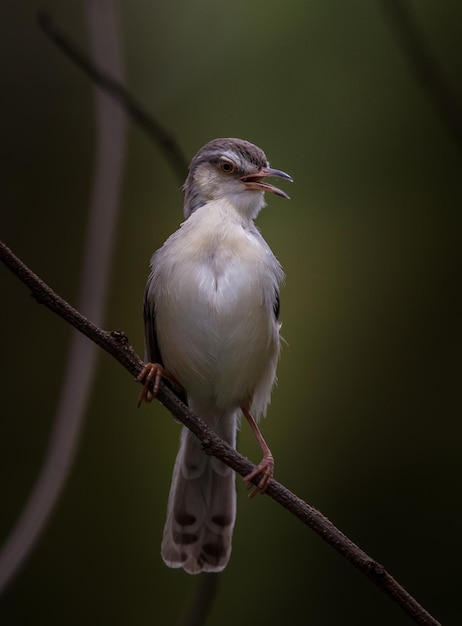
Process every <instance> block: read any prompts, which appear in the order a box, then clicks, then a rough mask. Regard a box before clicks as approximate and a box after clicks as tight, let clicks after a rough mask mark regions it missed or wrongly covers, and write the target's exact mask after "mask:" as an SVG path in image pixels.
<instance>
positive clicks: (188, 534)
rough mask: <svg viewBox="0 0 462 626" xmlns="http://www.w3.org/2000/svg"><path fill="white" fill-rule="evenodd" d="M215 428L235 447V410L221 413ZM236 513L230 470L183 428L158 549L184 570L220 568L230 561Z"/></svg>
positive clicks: (173, 564) (163, 556) (209, 570)
mask: <svg viewBox="0 0 462 626" xmlns="http://www.w3.org/2000/svg"><path fill="white" fill-rule="evenodd" d="M215 425H216V426H217V427H218V432H219V434H220V435H221V436H222V437H223V438H224V439H226V441H227V442H228V443H229V444H230V445H232V446H233V447H235V445H236V429H237V416H236V415H231V416H229V415H227V416H226V418H223V416H221V418H220V420H219V422H218V424H215ZM235 519H236V489H235V473H234V471H233V470H231V468H229V467H227V466H226V465H224V464H223V463H222V462H221V461H219V460H218V459H215V458H214V457H211V456H208V455H206V454H205V452H204V451H203V450H202V449H201V444H200V442H199V440H198V439H197V438H196V437H195V436H194V435H193V434H192V433H190V431H189V430H187V429H186V428H183V430H182V433H181V442H180V449H179V452H178V455H177V457H176V461H175V468H174V470H173V478H172V485H171V488H170V495H169V499H168V508H167V521H166V522H165V528H164V536H163V540H162V548H161V554H162V558H163V559H164V561H165V563H166V564H167V565H168V566H169V567H183V569H184V570H185V571H186V572H188V573H189V574H198V573H199V572H219V571H221V570H222V569H224V567H226V564H227V563H228V561H229V557H230V554H231V540H232V534H233V527H234V521H235Z"/></svg>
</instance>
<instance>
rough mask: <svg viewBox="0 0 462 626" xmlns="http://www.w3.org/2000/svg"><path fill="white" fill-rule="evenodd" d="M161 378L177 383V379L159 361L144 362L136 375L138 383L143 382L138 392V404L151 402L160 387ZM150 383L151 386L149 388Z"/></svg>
mask: <svg viewBox="0 0 462 626" xmlns="http://www.w3.org/2000/svg"><path fill="white" fill-rule="evenodd" d="M162 378H166V379H167V380H169V381H170V382H172V383H173V384H175V385H178V381H177V380H176V378H175V377H174V376H172V374H170V373H169V372H167V370H166V369H165V368H164V367H162V365H160V363H145V364H144V367H143V369H142V370H141V372H140V373H139V374H138V376H137V377H136V380H137V381H138V382H139V383H143V389H142V390H141V392H140V395H139V398H138V406H140V405H141V403H142V402H152V401H153V400H154V398H155V397H156V396H157V394H158V392H159V389H160V381H161V380H162ZM151 385H152V388H151Z"/></svg>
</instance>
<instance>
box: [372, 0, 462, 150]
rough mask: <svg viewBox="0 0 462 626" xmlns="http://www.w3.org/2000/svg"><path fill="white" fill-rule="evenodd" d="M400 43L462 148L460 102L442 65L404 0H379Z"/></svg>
mask: <svg viewBox="0 0 462 626" xmlns="http://www.w3.org/2000/svg"><path fill="white" fill-rule="evenodd" d="M382 5H383V8H384V10H385V12H386V13H387V14H388V16H389V18H390V20H391V22H392V24H393V27H394V29H395V32H396V35H397V37H398V41H399V44H400V45H401V48H402V50H403V52H404V54H405V55H406V56H407V58H408V60H409V62H410V64H411V67H412V69H413V70H414V72H415V74H416V76H417V78H418V80H419V82H420V83H421V84H422V86H423V87H424V89H425V90H426V92H427V95H428V97H429V98H430V100H431V101H432V103H433V105H434V107H435V109H436V111H437V113H438V115H439V117H440V118H441V120H442V122H443V123H444V125H445V126H446V129H447V130H448V131H449V133H450V135H451V137H452V138H453V139H454V141H455V142H456V143H457V146H458V148H459V150H461V151H462V103H461V98H460V96H459V94H458V93H457V92H456V90H455V89H454V87H453V85H452V84H451V82H450V80H449V78H448V77H447V75H446V72H445V70H444V68H443V67H442V65H441V63H440V62H439V61H438V58H437V56H436V55H435V53H434V52H433V50H432V49H431V47H430V45H429V43H428V41H427V40H426V39H425V36H424V34H423V32H422V31H421V30H420V29H419V28H418V26H417V23H416V20H415V19H414V17H413V15H412V10H411V7H410V3H409V2H408V1H407V0H382Z"/></svg>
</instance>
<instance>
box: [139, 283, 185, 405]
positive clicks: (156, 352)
mask: <svg viewBox="0 0 462 626" xmlns="http://www.w3.org/2000/svg"><path fill="white" fill-rule="evenodd" d="M150 292H151V276H149V278H148V282H147V285H146V289H145V292H144V304H143V318H144V360H145V361H146V362H147V363H158V364H159V365H162V367H164V362H163V360H162V355H161V353H160V348H159V343H158V341H157V332H156V310H155V306H154V302H153V301H152V297H150ZM163 382H164V384H165V385H167V387H170V389H171V390H172V391H173V392H174V393H175V394H176V395H177V396H178V397H179V398H180V400H181V401H182V402H184V404H188V400H187V397H186V394H185V393H184V391H183V390H182V389H178V388H174V387H173V385H171V384H170V381H168V380H166V379H165V378H164V380H163Z"/></svg>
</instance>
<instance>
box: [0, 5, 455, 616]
mask: <svg viewBox="0 0 462 626" xmlns="http://www.w3.org/2000/svg"><path fill="white" fill-rule="evenodd" d="M44 4H45V6H46V8H48V9H49V10H50V11H51V12H52V14H53V16H54V18H55V19H56V21H57V22H58V23H59V24H60V25H61V26H62V27H63V28H64V29H65V30H66V31H67V32H68V33H69V34H70V35H71V36H72V38H73V39H75V41H77V42H78V43H79V44H80V45H81V46H82V47H84V48H86V47H87V44H88V37H87V32H86V26H85V22H84V18H83V3H80V2H76V1H75V2H68V3H62V2H58V1H51V0H49V1H46V2H45V3H43V2H38V1H37V2H35V1H32V0H31V1H29V2H21V1H13V0H6V1H5V0H3V2H2V4H1V7H0V29H1V31H2V36H1V41H2V53H1V55H0V76H1V82H2V87H1V89H2V96H1V103H0V110H1V111H2V114H1V120H0V124H1V138H2V141H1V164H0V167H1V171H0V180H1V186H0V198H1V204H0V211H1V231H2V239H3V240H4V241H5V242H6V243H7V244H8V245H10V246H11V247H12V248H13V250H14V251H15V252H16V253H17V254H18V255H19V256H20V257H22V258H23V259H24V261H25V262H26V263H28V264H29V265H30V266H31V267H32V268H33V269H34V271H36V272H37V273H38V274H39V275H40V276H41V277H42V278H43V279H44V280H45V281H47V282H48V283H49V284H50V285H51V286H52V287H53V288H54V289H55V290H56V291H57V292H58V293H60V294H61V295H62V296H63V297H64V298H66V299H68V300H69V301H70V302H75V299H76V295H77V290H78V280H79V270H80V266H81V262H82V246H83V237H84V233H85V226H86V220H87V217H88V206H89V194H90V189H91V181H92V175H93V163H94V149H95V121H94V105H93V95H94V94H93V86H92V84H91V83H90V81H89V80H88V79H87V78H86V77H85V76H83V75H82V74H81V73H80V72H79V70H77V69H76V68H75V67H74V66H73V65H72V64H71V63H70V62H69V61H68V60H67V59H65V58H64V57H63V56H62V55H61V54H60V52H58V51H57V50H56V49H55V48H54V47H53V46H52V45H51V44H50V42H49V41H48V40H47V39H46V38H45V37H44V36H43V34H42V33H41V32H40V31H39V29H38V28H37V26H36V23H35V17H36V12H37V10H38V8H39V7H43V6H44ZM116 6H117V8H118V18H119V25H120V32H121V37H122V41H123V53H124V56H125V66H126V76H127V86H128V88H129V89H130V91H131V92H132V93H133V94H134V95H135V96H136V97H137V98H139V99H140V101H141V102H142V103H143V104H144V106H145V107H146V108H147V109H148V110H150V111H151V112H152V113H153V114H155V115H156V116H157V118H158V119H159V120H160V121H161V122H162V123H163V124H164V125H165V127H166V128H167V129H169V130H170V131H171V132H173V134H174V135H175V136H176V137H177V138H178V140H179V142H180V143H181V145H182V147H183V149H184V150H185V152H186V154H187V155H188V158H191V157H192V156H193V154H195V152H196V151H197V150H198V149H199V148H200V147H201V146H202V145H203V144H204V143H205V142H207V141H208V140H210V139H212V138H214V137H220V136H222V137H225V136H236V137H243V138H246V139H248V140H250V141H252V142H254V143H256V144H257V145H259V146H261V147H262V148H263V149H264V150H265V151H266V153H267V155H268V157H269V159H270V160H271V164H272V165H273V166H274V167H277V168H280V169H283V170H285V171H287V172H289V173H290V174H291V175H292V176H293V178H294V181H295V182H294V184H293V185H291V186H290V189H288V191H289V193H290V194H291V196H292V200H291V202H290V203H289V202H285V201H283V200H281V199H279V198H276V197H271V198H269V199H268V200H269V206H268V208H267V209H265V210H264V211H263V212H262V214H261V215H260V217H259V219H258V225H259V227H260V228H261V230H262V232H263V234H264V236H265V238H266V239H267V241H268V242H269V243H270V245H271V247H272V248H273V250H274V252H275V253H276V255H277V256H278V258H279V259H280V261H281V263H282V265H283V267H284V269H285V271H286V274H287V281H286V284H285V287H284V289H283V291H282V294H281V300H282V320H283V330H282V333H283V336H284V338H285V339H286V341H287V345H286V346H284V349H283V353H282V358H281V362H280V366H279V384H278V387H277V388H276V389H275V391H274V394H273V401H272V404H271V407H270V410H269V414H268V418H267V419H266V420H265V421H264V422H263V424H262V429H263V432H264V435H265V437H266V439H267V441H268V443H269V444H270V447H271V448H272V451H273V453H274V456H275V459H276V470H275V475H276V478H277V479H278V480H279V481H281V482H282V483H284V484H286V485H287V486H288V487H289V488H290V489H292V490H293V491H295V492H296V493H297V494H298V495H299V496H300V497H302V498H304V499H306V500H307V501H308V502H309V503H311V504H312V505H314V506H316V507H318V508H319V509H320V510H321V511H322V512H323V513H324V514H326V515H327V516H328V517H329V518H330V519H331V520H332V521H333V522H334V523H335V524H336V525H337V526H338V527H339V528H340V529H341V530H342V531H343V532H345V533H346V534H348V535H349V536H350V538H351V539H352V540H354V541H355V542H357V543H358V544H359V545H360V546H361V547H362V548H363V549H364V550H366V551H367V552H368V553H370V555H371V556H373V557H374V558H376V559H377V560H379V561H380V562H382V563H383V564H384V565H385V567H386V568H387V569H388V570H389V571H390V572H391V574H392V575H393V576H395V577H396V578H397V579H398V580H399V581H400V582H401V583H402V584H403V585H404V586H405V587H406V588H407V589H408V590H409V591H410V592H411V593H412V594H414V595H415V596H416V598H417V599H418V600H419V601H420V602H421V603H422V604H423V605H424V606H425V607H426V608H427V609H428V610H429V611H430V612H432V613H433V614H434V615H435V617H437V618H438V619H439V620H440V621H441V622H443V623H444V624H456V623H459V620H460V610H459V595H460V581H461V578H460V559H461V557H462V542H461V538H460V530H461V522H462V507H461V495H460V494H461V469H462V455H461V453H460V449H461V434H462V428H461V411H460V408H461V384H460V378H461V347H462V341H461V315H460V314H461V308H460V282H461V281H460V268H461V256H462V246H461V226H462V219H461V199H462V191H461V154H460V150H459V149H458V148H457V144H456V142H455V141H454V137H452V136H451V134H450V133H449V132H448V131H447V129H446V128H445V127H444V125H443V124H442V122H441V120H440V118H439V117H438V115H437V113H436V112H435V109H434V107H433V106H432V103H431V101H430V99H429V97H428V93H427V91H426V89H425V87H424V86H423V85H422V84H421V83H420V82H418V81H417V79H416V76H415V73H414V71H413V70H412V68H411V66H410V65H409V63H408V61H407V59H406V58H405V57H404V56H403V54H402V50H401V48H400V47H399V45H398V41H397V38H396V36H395V32H394V30H393V27H392V24H391V22H390V20H389V19H387V14H386V13H385V12H384V10H383V4H382V3H381V2H348V3H346V2H343V1H341V0H333V1H331V2H321V0H313V1H309V2H303V3H302V2H296V1H295V0H287V1H286V2H283V3H281V2H274V1H273V0H265V1H264V2H263V1H261V0H254V1H252V2H249V1H248V0H236V1H235V2H233V3H220V2H212V1H211V0H204V1H202V2H194V3H193V2H187V1H186V0H182V1H181V0H173V1H172V0H169V1H168V2H167V1H166V0H162V1H159V2H148V1H147V0H136V1H134V2H130V3H128V2H125V3H124V2H118V3H117V4H116ZM411 7H412V8H413V9H414V13H415V18H416V20H417V24H418V26H419V28H421V29H422V30H423V32H424V33H425V36H426V37H427V39H428V42H429V44H430V45H431V47H432V49H433V50H434V52H435V53H436V54H437V56H438V58H439V61H440V62H441V64H442V66H443V67H444V71H445V73H446V76H447V77H448V78H449V80H451V81H452V82H453V84H454V85H455V88H456V91H458V93H459V95H460V94H461V91H460V87H461V84H462V38H461V36H460V25H461V20H462V5H461V4H460V2H456V1H452V2H444V3H434V2H430V1H429V0H425V1H424V0H421V1H420V2H413V3H412V4H411ZM284 188H286V187H284ZM181 203H182V195H181V191H180V185H179V182H178V180H177V179H176V177H175V174H174V173H173V172H172V170H171V169H170V167H169V165H168V164H167V163H166V160H165V157H164V155H163V153H162V152H161V150H160V149H159V148H158V147H156V146H153V144H152V143H151V142H150V141H149V140H148V139H147V138H146V136H145V135H144V134H143V133H142V132H141V131H140V130H139V129H137V128H135V127H134V126H132V125H131V126H130V135H129V152H128V155H127V168H126V172H125V182H124V188H123V198H122V206H123V209H122V215H121V219H120V223H119V226H118V240H117V253H116V258H115V261H114V266H113V270H112V280H111V287H110V297H109V301H108V303H107V315H106V320H105V327H106V328H108V329H113V328H117V329H123V330H124V331H125V332H126V333H127V335H128V337H129V339H130V341H131V343H132V344H133V345H134V347H135V349H136V350H137V351H138V352H139V353H140V354H141V353H142V349H143V348H142V346H143V336H142V333H143V328H142V318H141V304H142V297H143V290H144V285H145V281H146V278H147V273H148V262H149V259H150V256H151V254H152V252H153V251H154V250H155V249H156V248H157V247H159V246H160V245H161V244H162V242H163V241H164V240H165V239H166V237H167V236H168V235H169V234H170V233H171V232H172V231H173V230H174V229H176V228H177V226H178V224H179V222H180V221H181V219H182V213H181ZM0 294H1V296H0V298H1V308H0V311H1V324H0V345H1V350H2V371H1V389H2V394H1V398H2V399H1V409H0V411H1V420H0V494H1V505H0V506H1V509H0V511H1V514H0V537H1V538H2V540H3V539H6V537H7V536H8V533H9V532H10V530H11V529H12V527H13V526H14V523H15V520H16V519H17V517H18V515H19V513H20V511H21V509H22V507H23V505H24V503H25V501H26V499H27V497H28V494H29V493H30V490H31V488H32V486H33V484H34V481H35V479H36V476H37V473H38V471H39V469H40V467H41V464H42V462H43V456H44V453H45V450H46V445H47V441H48V437H49V434H50V429H51V425H52V420H53V415H54V411H55V408H56V402H57V397H58V394H59V389H60V384H61V381H62V372H63V368H64V364H65V362H66V357H67V349H68V343H69V337H70V330H69V327H68V326H67V325H66V324H65V323H64V322H62V321H61V320H59V319H58V318H56V317H55V316H53V315H52V314H51V313H50V312H48V311H47V310H46V309H45V308H44V307H40V306H38V305H37V304H36V303H35V302H34V301H33V300H32V299H31V298H30V297H29V295H28V291H27V289H25V288H24V286H22V285H21V284H20V283H19V281H18V280H17V279H16V278H15V277H14V276H13V275H11V274H10V273H9V272H8V271H7V270H6V269H4V268H0ZM137 394H138V388H137V386H135V384H134V383H133V381H132V380H131V379H130V376H129V375H127V373H126V372H125V371H124V370H123V369H122V368H121V367H120V366H119V365H118V364H117V363H116V362H115V361H114V360H112V359H111V358H110V357H108V356H107V355H106V354H102V353H101V355H100V357H99V367H98V373H97V378H96V381H95V385H94V389H93V393H92V396H91V401H90V406H89V409H88V412H87V416H86V422H85V429H84V432H83V436H82V439H81V444H80V448H79V454H78V458H77V462H76V464H75V467H74V469H73V472H72V475H71V478H70V480H69V482H68V484H67V487H66V490H65V493H64V495H63V497H62V499H61V500H60V502H59V505H58V507H57V509H56V511H55V514H54V516H53V518H52V521H51V523H50V524H49V526H48V527H47V529H46V531H45V533H44V534H43V536H42V538H41V540H40V542H39V544H38V545H37V547H36V549H35V551H34V552H33V554H32V556H31V558H30V559H29V560H28V562H27V564H26V566H25V567H24V568H23V570H22V571H21V573H20V575H19V576H18V577H17V578H16V580H15V581H14V583H13V584H12V585H11V587H10V589H9V591H8V593H7V594H6V595H5V597H4V599H3V601H2V603H1V604H0V622H1V623H2V624H8V625H10V624H11V625H21V626H22V625H27V626H28V625H32V624H34V625H37V624H46V625H47V626H52V625H55V624H56V625H60V626H61V625H63V624H66V626H74V625H79V626H80V625H83V624H85V625H87V624H89V625H90V624H111V625H112V626H125V625H128V624H130V625H132V624H136V625H139V626H145V625H146V626H147V625H148V624H175V623H177V620H178V618H179V615H180V614H181V611H182V609H183V607H184V605H185V602H186V601H187V598H188V597H189V594H190V593H191V589H192V588H193V586H194V585H195V584H197V578H192V577H190V576H188V575H186V574H184V573H183V572H182V571H173V570H169V569H168V568H166V567H165V566H164V565H163V563H162V561H161V558H160V555H159V546H160V540H161V533H162V527H163V523H164V513H165V507H166V499H167V495H168V489H169V483H170V474H171V468H172V464H173V459H174V456H175V452H176V447H177V437H178V434H179V426H178V425H177V424H175V423H174V421H173V420H172V419H171V418H170V416H169V414H168V413H167V412H166V411H165V410H164V409H162V407H161V406H160V405H153V406H151V407H147V406H143V407H142V408H141V409H140V410H137V409H136V400H137ZM239 446H240V449H241V451H242V452H243V453H244V454H247V455H248V456H250V457H251V458H252V459H253V460H255V461H257V460H258V459H259V451H258V449H257V446H256V444H255V443H254V441H253V439H252V436H251V434H250V432H249V429H248V428H247V426H246V425H244V426H243V429H242V433H241V436H240V444H239ZM238 492H239V495H238V520H237V525H236V530H235V538H234V546H233V555H232V558H231V562H230V564H229V566H228V568H227V569H226V570H225V572H224V573H223V575H222V576H221V587H220V592H219V595H218V597H217V599H216V602H215V604H214V607H213V610H212V613H211V615H210V617H209V619H208V621H207V624H208V625H212V624H219V625H220V626H227V625H231V624H236V623H239V624H253V625H256V624H265V625H266V626H272V625H277V624H281V623H286V622H287V623H290V624H299V623H300V624H302V623H303V624H316V625H333V624H362V625H370V624H375V625H382V624H383V625H385V624H393V625H401V624H403V626H404V625H405V624H409V623H410V620H409V618H407V617H406V616H405V615H404V614H403V613H402V612H401V611H400V610H399V609H398V608H397V607H396V606H395V605H393V604H392V603H391V602H390V601H389V600H388V598H387V597H386V596H385V595H383V594H382V593H380V592H379V591H378V590H377V589H376V588H375V587H374V585H372V584H371V583H370V582H369V581H368V580H366V579H365V578H363V577H362V576H361V575H360V574H359V573H357V572H356V571H355V570H354V569H353V568H352V567H351V566H350V565H349V564H347V563H346V562H345V561H344V560H343V559H342V558H341V557H340V556H339V555H337V554H336V553H335V552H334V551H333V550H332V549H331V548H329V547H328V546H326V545H325V544H324V543H323V542H322V541H321V540H320V539H319V538H318V537H317V536H316V535H315V534H313V533H312V532H311V531H310V530H309V529H307V528H306V527H304V526H303V525H302V524H301V523H300V522H299V521H298V520H296V519H295V518H293V517H291V516H290V515H289V514H288V513H287V512H285V511H284V510H282V509H281V508H280V507H278V506H277V505H276V504H275V503H274V502H273V501H271V500H270V499H269V498H265V497H261V498H257V499H256V500H254V501H249V500H248V499H247V498H246V497H245V491H244V488H243V485H242V484H241V481H240V480H238Z"/></svg>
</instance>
